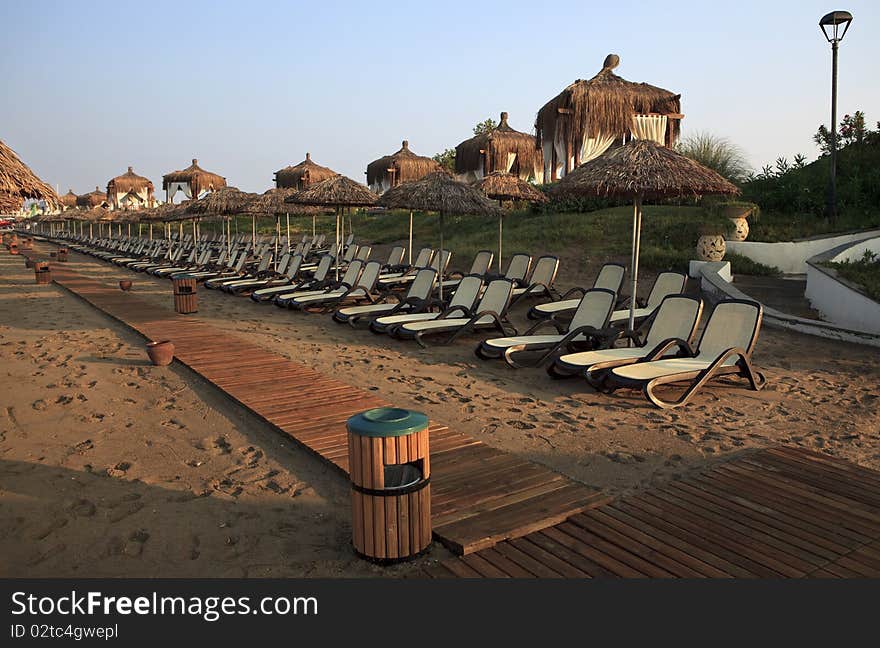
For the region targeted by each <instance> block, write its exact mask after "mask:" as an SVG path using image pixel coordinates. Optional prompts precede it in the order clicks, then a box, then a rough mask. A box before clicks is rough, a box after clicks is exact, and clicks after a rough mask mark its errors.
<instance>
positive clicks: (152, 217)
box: [138, 202, 188, 241]
mask: <svg viewBox="0 0 880 648" xmlns="http://www.w3.org/2000/svg"><path fill="white" fill-rule="evenodd" d="M187 206H188V203H187V202H184V203H181V204H179V205H174V204H172V203H162V204H161V205H157V206H156V207H153V208H152V209H142V210H139V212H138V217H139V218H140V220H141V222H145V223H147V224H148V225H149V236H150V240H151V241H152V240H153V223H157V222H158V223H162V230H163V233H164V234H165V238H170V237H171V232H170V230H169V228H170V225H168V224H167V223H170V222H171V221H173V220H176V219H178V218H179V217H180V215H181V214H183V213H184V211H185V210H186V207H187Z"/></svg>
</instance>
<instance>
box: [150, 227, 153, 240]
mask: <svg viewBox="0 0 880 648" xmlns="http://www.w3.org/2000/svg"><path fill="white" fill-rule="evenodd" d="M150 240H151V241H152V240H153V224H152V223H150Z"/></svg>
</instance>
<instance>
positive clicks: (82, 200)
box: [76, 187, 109, 209]
mask: <svg viewBox="0 0 880 648" xmlns="http://www.w3.org/2000/svg"><path fill="white" fill-rule="evenodd" d="M108 204H109V203H108V202H107V194H105V193H104V192H103V191H101V188H100V187H95V190H94V191H90V192H89V193H85V194H82V195H81V196H77V197H76V206H77V207H84V208H85V209H91V208H92V207H107V206H108Z"/></svg>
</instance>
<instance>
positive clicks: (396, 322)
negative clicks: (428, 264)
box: [370, 270, 483, 333]
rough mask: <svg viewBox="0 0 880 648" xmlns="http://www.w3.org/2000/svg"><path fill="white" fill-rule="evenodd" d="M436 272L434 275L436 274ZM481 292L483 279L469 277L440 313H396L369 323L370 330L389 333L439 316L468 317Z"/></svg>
mask: <svg viewBox="0 0 880 648" xmlns="http://www.w3.org/2000/svg"><path fill="white" fill-rule="evenodd" d="M436 272H437V271H436V270H434V273H435V274H436ZM482 290H483V278H482V277H478V276H469V277H465V278H464V279H462V280H461V283H460V284H459V285H458V288H456V289H455V292H454V293H453V294H452V297H451V298H450V300H449V302H448V304H447V305H446V307H445V310H442V311H441V312H436V313H435V312H428V311H427V310H421V309H420V311H419V312H408V313H396V314H393V315H386V316H383V317H377V318H376V319H374V320H373V321H372V322H370V330H371V331H372V332H373V333H391V332H392V331H393V330H394V329H395V328H396V327H398V326H400V325H402V324H405V323H407V322H418V321H425V320H432V319H436V318H437V317H440V316H441V315H446V316H449V315H459V316H463V317H470V315H471V309H472V308H473V306H474V304H475V303H476V301H477V299H479V297H480V293H481V292H482Z"/></svg>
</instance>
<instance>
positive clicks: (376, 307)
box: [333, 268, 437, 326]
mask: <svg viewBox="0 0 880 648" xmlns="http://www.w3.org/2000/svg"><path fill="white" fill-rule="evenodd" d="M436 281H437V271H436V270H434V269H433V268H422V269H421V270H419V271H418V272H417V273H416V278H415V279H413V282H412V283H411V284H410V285H409V290H408V291H407V293H406V295H404V296H400V294H399V293H393V292H388V293H386V294H385V295H384V299H385V300H386V301H383V302H382V303H376V304H365V305H362V306H347V307H345V308H337V309H336V311H334V313H333V319H334V321H336V322H339V323H340V324H345V323H348V324H350V325H351V326H355V325H357V324H358V323H359V322H360V321H361V320H364V319H375V318H377V317H382V316H385V315H397V314H402V313H417V312H420V311H422V310H427V308H428V306H429V304H430V303H431V299H430V298H431V292H432V289H433V287H434V283H435V282H436ZM389 299H391V300H394V301H387V300H389Z"/></svg>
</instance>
